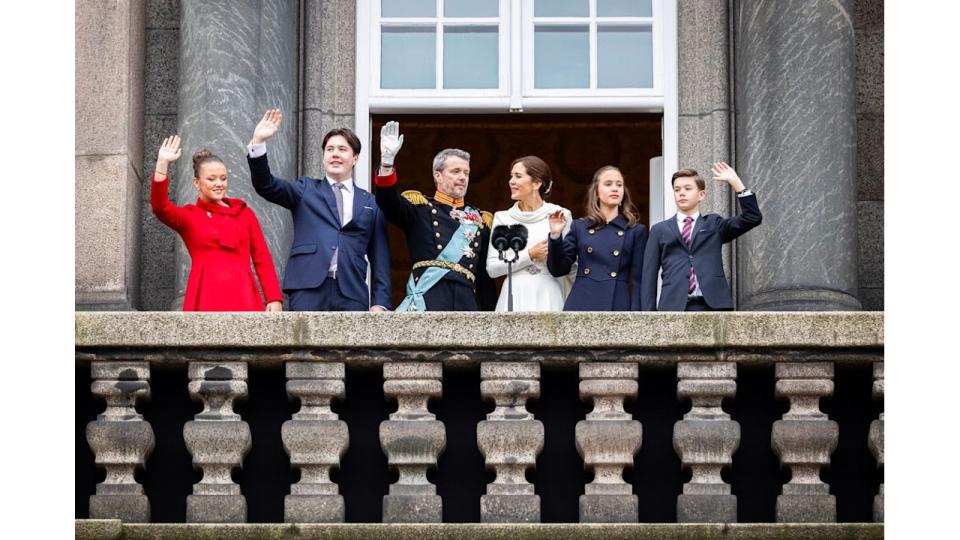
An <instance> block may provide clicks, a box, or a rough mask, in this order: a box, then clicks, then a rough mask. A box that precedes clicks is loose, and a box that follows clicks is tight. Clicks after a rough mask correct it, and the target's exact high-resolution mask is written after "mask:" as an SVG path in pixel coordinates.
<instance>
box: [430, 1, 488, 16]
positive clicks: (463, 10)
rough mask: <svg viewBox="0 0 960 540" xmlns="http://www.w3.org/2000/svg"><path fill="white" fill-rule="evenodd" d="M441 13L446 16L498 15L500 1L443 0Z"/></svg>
mask: <svg viewBox="0 0 960 540" xmlns="http://www.w3.org/2000/svg"><path fill="white" fill-rule="evenodd" d="M443 14H444V16H446V17H499V16H500V2H498V1H497V0H444V2H443Z"/></svg>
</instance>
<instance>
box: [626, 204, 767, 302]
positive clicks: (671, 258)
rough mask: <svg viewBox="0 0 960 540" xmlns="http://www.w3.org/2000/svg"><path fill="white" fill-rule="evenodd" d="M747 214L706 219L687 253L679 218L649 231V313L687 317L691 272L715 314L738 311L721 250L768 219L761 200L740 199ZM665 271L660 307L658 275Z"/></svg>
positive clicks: (646, 254) (645, 292)
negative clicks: (659, 312) (718, 311)
mask: <svg viewBox="0 0 960 540" xmlns="http://www.w3.org/2000/svg"><path fill="white" fill-rule="evenodd" d="M737 200H738V201H740V208H741V210H742V212H741V213H740V214H738V215H736V216H733V217H730V218H726V219H724V218H722V217H720V215H719V214H706V215H701V216H700V217H699V219H697V223H696V225H694V227H693V240H692V241H691V246H690V247H689V248H688V247H687V245H686V244H685V243H684V242H683V238H682V237H681V236H680V228H679V227H678V226H677V215H676V214H674V215H673V217H671V218H670V219H668V220H666V221H661V222H660V223H657V224H656V225H654V226H653V227H651V228H650V240H649V241H648V242H647V249H646V251H645V252H644V256H643V280H642V282H643V287H642V288H643V294H642V295H641V304H642V306H643V310H644V311H684V310H685V309H686V307H687V291H688V289H689V288H690V268H691V266H692V267H693V271H694V273H695V274H696V276H697V282H698V283H699V284H700V292H702V293H703V299H704V301H705V302H706V303H707V305H708V306H710V307H711V308H713V309H733V299H732V298H731V294H730V286H729V285H727V278H726V276H724V274H723V260H722V258H721V249H720V248H721V247H722V246H723V244H726V243H727V242H730V241H732V240H733V239H735V238H737V237H739V236H740V235H742V234H743V233H745V232H747V231H749V230H750V229H752V228H754V227H756V226H757V225H759V224H760V221H761V220H762V219H763V216H762V215H761V214H760V206H759V205H757V197H756V195H747V196H745V197H737ZM661 268H662V269H663V272H662V276H661V277H662V278H663V285H662V286H661V288H660V303H659V305H657V271H658V270H660V269H661Z"/></svg>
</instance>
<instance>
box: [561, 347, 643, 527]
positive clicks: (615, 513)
mask: <svg viewBox="0 0 960 540" xmlns="http://www.w3.org/2000/svg"><path fill="white" fill-rule="evenodd" d="M579 370H580V399H581V400H583V401H592V402H593V410H592V411H590V412H589V413H587V418H586V419H585V420H581V421H579V422H577V428H576V443H577V451H578V452H580V455H581V456H582V457H583V464H584V466H585V467H588V468H590V469H592V470H593V481H592V482H590V483H589V484H587V485H586V486H585V487H584V494H583V495H581V496H580V522H581V523H636V522H637V519H638V517H639V505H638V502H637V496H636V495H634V494H633V488H632V486H631V485H630V484H628V483H626V482H625V481H624V480H623V471H624V469H626V468H630V467H633V456H634V454H636V453H637V450H639V449H640V443H641V441H642V440H643V428H642V427H641V425H640V422H638V421H636V420H634V419H633V418H632V417H631V416H630V414H629V413H627V412H626V411H625V410H624V409H623V401H624V399H626V398H628V397H636V396H637V372H638V368H637V364H636V363H600V362H584V363H581V364H580V366H579Z"/></svg>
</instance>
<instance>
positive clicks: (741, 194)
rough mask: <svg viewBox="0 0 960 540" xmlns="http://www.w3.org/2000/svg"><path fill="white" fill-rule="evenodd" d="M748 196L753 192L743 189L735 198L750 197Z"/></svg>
mask: <svg viewBox="0 0 960 540" xmlns="http://www.w3.org/2000/svg"><path fill="white" fill-rule="evenodd" d="M750 195H753V192H752V191H750V190H749V189H744V190H743V191H741V192H740V193H737V197H747V196H750Z"/></svg>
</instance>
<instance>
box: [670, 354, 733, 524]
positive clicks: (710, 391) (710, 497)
mask: <svg viewBox="0 0 960 540" xmlns="http://www.w3.org/2000/svg"><path fill="white" fill-rule="evenodd" d="M677 378H678V379H679V382H678V384H677V397H679V398H681V399H690V401H691V403H692V406H691V407H690V412H688V413H687V414H685V415H684V416H683V420H681V421H679V422H677V423H676V424H674V426H673V447H674V449H676V451H677V454H678V455H679V456H680V462H681V463H682V464H683V467H684V468H688V469H690V471H691V472H692V473H693V475H692V477H691V478H690V481H689V482H687V483H686V484H684V485H683V494H681V495H679V496H678V497H677V521H678V522H680V523H736V521H737V497H736V495H732V494H731V493H730V484H727V483H726V482H724V481H723V478H721V476H720V471H721V470H722V469H723V468H724V467H729V466H730V465H732V464H733V453H734V452H735V451H736V450H737V447H738V446H739V445H740V424H739V423H738V422H735V421H733V420H731V419H730V415H729V414H727V413H726V412H724V411H723V406H722V403H723V398H732V397H733V396H734V395H736V393H737V365H736V364H735V363H733V362H703V363H699V362H697V363H693V362H689V363H687V362H681V363H679V364H677Z"/></svg>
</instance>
